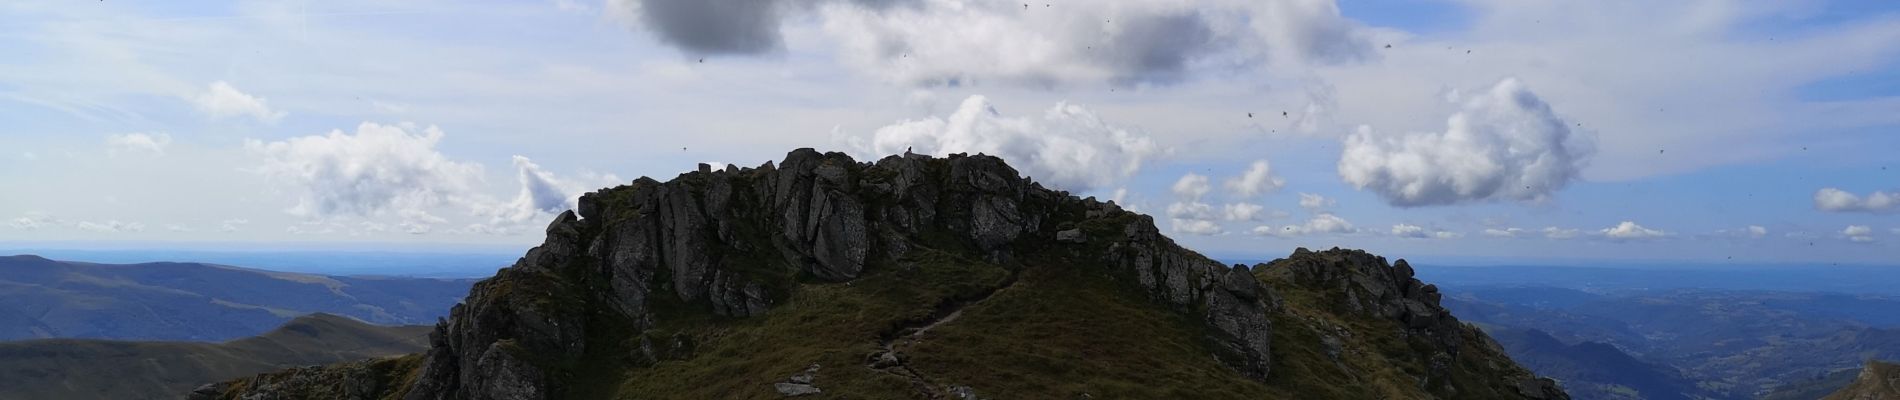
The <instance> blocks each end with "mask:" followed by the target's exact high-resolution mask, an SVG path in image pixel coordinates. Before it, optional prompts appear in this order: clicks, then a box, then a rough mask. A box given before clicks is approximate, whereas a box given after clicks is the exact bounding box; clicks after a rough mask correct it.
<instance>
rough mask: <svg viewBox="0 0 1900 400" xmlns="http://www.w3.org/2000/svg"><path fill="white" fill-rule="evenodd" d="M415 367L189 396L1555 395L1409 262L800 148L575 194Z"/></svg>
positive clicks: (1003, 173) (263, 381)
mask: <svg viewBox="0 0 1900 400" xmlns="http://www.w3.org/2000/svg"><path fill="white" fill-rule="evenodd" d="M577 211H578V213H576V212H568V213H563V214H561V215H560V216H559V217H557V218H555V219H554V221H553V222H552V223H551V224H549V225H548V228H547V239H546V241H545V242H544V243H542V244H541V245H540V246H537V247H535V248H533V249H531V250H529V251H528V252H527V254H526V255H525V256H524V257H522V258H521V259H520V260H519V261H517V262H516V263H515V264H514V265H513V266H511V267H508V268H505V269H502V270H500V271H498V272H497V273H496V275H495V276H494V277H493V278H490V279H488V280H485V281H482V282H480V283H478V284H476V285H475V286H474V288H473V289H472V290H471V291H470V293H469V296H468V298H467V300H466V301H465V302H464V303H463V304H461V305H457V306H455V308H454V309H453V310H452V312H451V316H450V317H449V318H447V319H446V320H444V321H442V322H440V323H438V324H437V325H436V327H435V331H434V333H433V334H432V335H431V337H430V349H429V350H428V351H427V352H426V353H423V354H420V355H416V356H409V357H401V358H392V359H386V360H372V361H364V362H356V363H349V364H342V365H335V366H327V367H315V368H301V369H295V370H288V371H282V372H277V373H272V374H267V375H262V376H258V377H253V378H246V379H241V380H237V381H231V382H224V383H220V384H216V385H210V386H207V387H205V388H202V389H200V390H198V391H197V392H194V393H193V394H191V397H192V398H196V399H305V398H359V399H412V400H429V399H445V400H446V399H619V398H628V399H657V398H679V399H709V398H717V399H752V398H756V399H772V398H787V397H800V398H864V399H888V398H922V399H946V398H948V399H992V398H996V399H1011V398H1026V399H1058V398H1061V399H1083V398H1136V399H1144V398H1146V399H1159V398H1210V399H1213V398H1279V399H1375V398H1384V399H1434V398H1438V399H1567V398H1568V397H1567V396H1566V395H1565V394H1564V392H1563V391H1562V390H1560V389H1559V388H1558V387H1557V386H1556V384H1555V383H1554V382H1553V381H1551V380H1549V379H1543V378H1538V377H1535V376H1533V375H1532V374H1531V373H1530V372H1528V371H1526V370H1525V369H1524V368H1522V367H1520V366H1518V365H1517V364H1516V363H1515V362H1512V361H1511V360H1510V359H1509V358H1508V357H1506V356H1505V355H1504V353H1503V351H1502V350H1501V349H1500V347H1499V346H1498V345H1497V344H1496V343H1495V342H1493V341H1491V340H1490V339H1489V338H1488V337H1486V336H1485V335H1484V334H1483V333H1482V332H1480V331H1479V330H1478V329H1476V328H1474V327H1472V326H1470V325H1467V324H1464V323H1461V322H1459V321H1458V319H1457V318H1455V317H1453V316H1452V315H1451V314H1450V313H1449V312H1447V311H1445V309H1444V308H1442V307H1440V305H1439V293H1438V291H1437V289H1436V288H1435V287H1433V286H1432V285H1428V284H1425V283H1423V282H1420V281H1418V280H1417V279H1415V278H1413V271H1412V268H1411V267H1410V266H1409V265H1408V264H1407V263H1406V262H1405V261H1403V260H1399V261H1397V262H1395V263H1388V262H1387V261H1386V260H1385V259H1384V258H1382V257H1379V256H1375V255H1372V254H1368V253H1365V252H1362V251H1356V250H1340V249H1333V250H1327V251H1318V252H1315V251H1308V250H1306V249H1299V250H1296V251H1294V252H1293V254H1292V255H1290V256H1288V257H1287V258H1285V259H1280V260H1275V261H1273V262H1269V263H1263V264H1257V265H1253V266H1229V265H1224V264H1222V263H1220V262H1217V261H1214V260H1212V259H1209V258H1207V257H1205V256H1202V255H1201V254H1198V253H1196V252H1194V251H1192V250H1188V249H1185V248H1182V247H1180V246H1178V245H1176V244H1175V243H1174V241H1173V240H1171V239H1169V238H1167V237H1166V236H1163V235H1162V234H1161V233H1160V231H1159V230H1157V229H1156V227H1155V225H1154V222H1153V219H1152V218H1151V217H1148V216H1145V215H1141V214H1137V213H1133V212H1129V211H1127V210H1124V209H1122V208H1121V207H1119V206H1117V205H1116V204H1114V203H1113V202H1102V201H1097V200H1095V199H1094V198H1077V197H1075V196H1072V195H1070V194H1069V193H1066V192H1062V191H1057V190H1050V189H1046V188H1044V187H1043V186H1042V185H1040V184H1037V183H1035V182H1034V181H1033V180H1031V179H1029V178H1025V177H1022V176H1021V175H1020V174H1018V173H1017V171H1016V170H1015V169H1013V168H1011V167H1010V166H1009V165H1007V164H1006V163H1005V162H1004V161H1003V160H1002V159H999V158H996V157H991V156H984V155H961V154H956V155H950V156H948V157H947V158H934V157H928V156H922V155H915V154H905V155H901V156H890V157H885V158H883V159H881V160H877V161H876V162H874V163H861V162H858V161H856V160H853V159H851V158H850V157H848V156H846V155H844V154H841V153H819V152H817V151H813V150H811V149H799V150H796V151H793V152H791V153H790V154H789V155H787V156H786V158H785V159H784V160H783V161H782V162H779V163H776V164H774V163H770V162H768V163H765V164H764V165H761V166H759V167H756V168H737V167H730V166H729V167H726V168H724V169H723V170H714V169H711V168H708V167H706V166H704V165H702V166H701V167H700V168H699V170H698V171H694V172H689V173H686V174H682V175H680V176H679V177H677V178H674V179H673V180H670V181H667V182H660V181H658V180H654V179H650V178H641V179H639V180H636V181H634V182H632V183H631V184H629V185H624V186H620V187H615V188H609V189H603V190H600V191H597V192H593V193H589V194H587V195H585V196H583V197H581V199H580V202H579V207H578V210H577Z"/></svg>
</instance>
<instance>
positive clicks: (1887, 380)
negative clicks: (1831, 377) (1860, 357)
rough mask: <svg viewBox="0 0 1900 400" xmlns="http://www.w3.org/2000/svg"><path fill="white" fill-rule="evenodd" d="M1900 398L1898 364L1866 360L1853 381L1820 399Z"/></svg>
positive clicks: (1877, 399)
mask: <svg viewBox="0 0 1900 400" xmlns="http://www.w3.org/2000/svg"><path fill="white" fill-rule="evenodd" d="M1893 399H1900V364H1892V363H1886V362H1880V361H1868V362H1867V366H1865V367H1862V368H1861V369H1860V375H1859V376H1856V377H1855V378H1854V382H1853V383H1849V384H1847V387H1844V388H1841V390H1840V391H1837V392H1834V393H1833V394H1829V395H1827V397H1824V398H1822V400H1893Z"/></svg>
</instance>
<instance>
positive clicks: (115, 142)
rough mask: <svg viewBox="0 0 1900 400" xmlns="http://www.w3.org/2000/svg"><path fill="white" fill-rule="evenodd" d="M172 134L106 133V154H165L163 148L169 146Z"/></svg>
mask: <svg viewBox="0 0 1900 400" xmlns="http://www.w3.org/2000/svg"><path fill="white" fill-rule="evenodd" d="M171 144H172V136H171V135H167V134H163V133H136V132H135V133H127V134H122V135H106V155H109V156H115V157H116V156H118V155H120V154H150V155H154V156H162V155H165V148H166V147H169V146H171Z"/></svg>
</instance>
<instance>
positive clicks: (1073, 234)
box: [1056, 229, 1089, 244]
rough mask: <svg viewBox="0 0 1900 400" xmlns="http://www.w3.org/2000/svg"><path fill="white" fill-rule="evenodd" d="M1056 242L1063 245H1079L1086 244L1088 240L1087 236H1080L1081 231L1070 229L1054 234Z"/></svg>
mask: <svg viewBox="0 0 1900 400" xmlns="http://www.w3.org/2000/svg"><path fill="white" fill-rule="evenodd" d="M1056 241H1058V242H1063V243H1078V244H1080V243H1088V242H1089V238H1088V237H1087V236H1083V235H1082V230H1081V229H1070V230H1066V231H1060V232H1056Z"/></svg>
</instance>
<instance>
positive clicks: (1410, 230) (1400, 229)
mask: <svg viewBox="0 0 1900 400" xmlns="http://www.w3.org/2000/svg"><path fill="white" fill-rule="evenodd" d="M1392 235H1393V236H1400V237H1421V238H1422V237H1425V228H1422V227H1419V226H1418V225H1407V224H1398V225H1393V226H1392Z"/></svg>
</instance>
